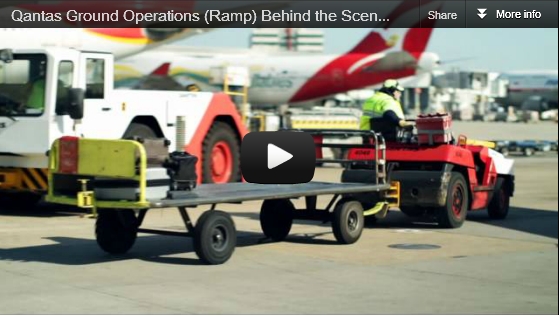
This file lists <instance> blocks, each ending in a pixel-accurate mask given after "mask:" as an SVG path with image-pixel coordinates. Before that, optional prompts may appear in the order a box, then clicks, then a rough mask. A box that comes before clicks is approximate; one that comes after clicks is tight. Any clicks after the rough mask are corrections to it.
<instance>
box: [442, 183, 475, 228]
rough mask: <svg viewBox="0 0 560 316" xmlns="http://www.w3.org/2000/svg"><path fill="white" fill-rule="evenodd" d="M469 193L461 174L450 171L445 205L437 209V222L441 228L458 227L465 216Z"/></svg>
mask: <svg viewBox="0 0 560 316" xmlns="http://www.w3.org/2000/svg"><path fill="white" fill-rule="evenodd" d="M468 202H469V193H468V191H467V183H466V181H465V178H464V177H463V175H461V174H460V173H458V172H453V173H451V179H450V180H449V186H448V187H447V201H446V205H445V207H442V208H440V209H439V210H438V211H437V213H436V214H437V220H438V224H439V226H440V227H442V228H459V227H461V226H462V225H463V222H464V221H465V218H466V217H467V211H468Z"/></svg>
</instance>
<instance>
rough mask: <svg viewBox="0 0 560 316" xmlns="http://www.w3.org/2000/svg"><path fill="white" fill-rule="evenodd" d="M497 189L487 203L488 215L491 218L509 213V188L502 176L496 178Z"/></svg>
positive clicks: (499, 217) (502, 216)
mask: <svg viewBox="0 0 560 316" xmlns="http://www.w3.org/2000/svg"><path fill="white" fill-rule="evenodd" d="M496 186H497V190H496V191H495V192H494V196H492V200H491V201H490V204H488V216H490V218H493V219H504V218H506V217H507V215H508V213H509V197H510V194H509V189H508V187H507V185H506V182H505V179H504V178H498V181H497V183H496Z"/></svg>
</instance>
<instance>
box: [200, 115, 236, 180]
mask: <svg viewBox="0 0 560 316" xmlns="http://www.w3.org/2000/svg"><path fill="white" fill-rule="evenodd" d="M239 154H240V149H239V143H238V140H237V136H236V135H235V132H234V131H233V129H232V128H231V127H230V126H229V125H228V124H226V123H223V122H215V123H214V124H213V125H212V128H210V131H209V132H208V135H206V138H205V139H204V143H203V146H202V157H203V159H202V163H203V165H202V182H204V183H228V182H239V181H241V168H240V166H239V164H240V161H239Z"/></svg>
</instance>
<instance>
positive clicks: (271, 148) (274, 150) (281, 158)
mask: <svg viewBox="0 0 560 316" xmlns="http://www.w3.org/2000/svg"><path fill="white" fill-rule="evenodd" d="M293 157H294V155H292V154H290V153H289V152H287V151H285V150H284V149H282V148H280V147H278V146H275V145H273V144H268V154H267V164H268V169H273V168H276V167H278V166H279V165H281V164H283V163H285V162H286V161H288V160H290V159H292V158H293Z"/></svg>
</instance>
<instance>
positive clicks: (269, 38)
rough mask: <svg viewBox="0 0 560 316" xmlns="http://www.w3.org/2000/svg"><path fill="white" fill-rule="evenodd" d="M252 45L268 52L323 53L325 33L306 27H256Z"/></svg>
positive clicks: (252, 35) (252, 36) (253, 47)
mask: <svg viewBox="0 0 560 316" xmlns="http://www.w3.org/2000/svg"><path fill="white" fill-rule="evenodd" d="M250 47H251V48H252V49H256V50H261V51H267V52H279V51H296V52H313V53H322V52H323V51H324V33H323V31H321V30H315V29H306V28H266V29H265V28H256V29H254V30H253V32H252V34H251V42H250Z"/></svg>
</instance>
